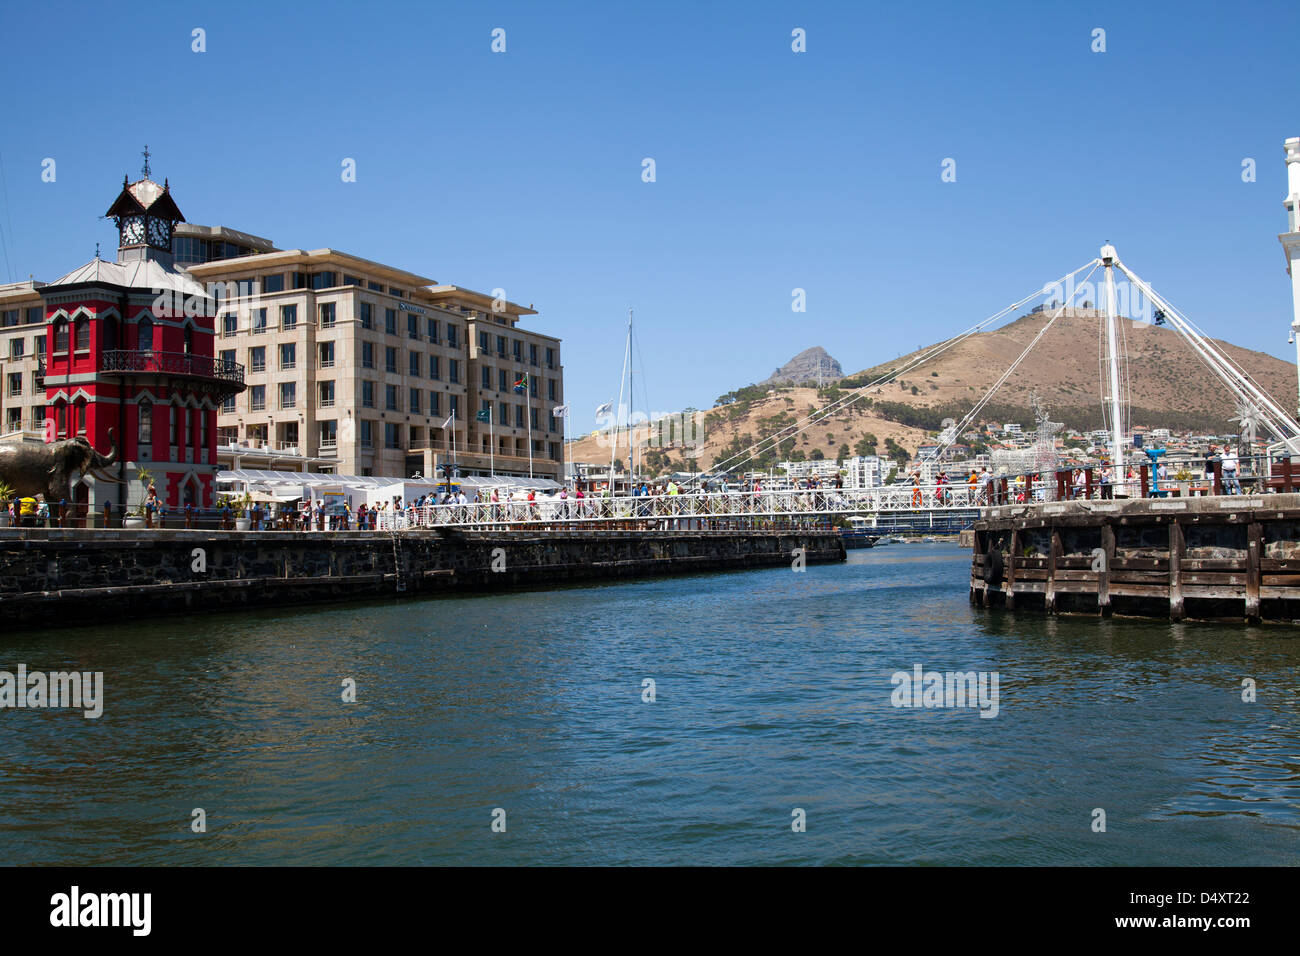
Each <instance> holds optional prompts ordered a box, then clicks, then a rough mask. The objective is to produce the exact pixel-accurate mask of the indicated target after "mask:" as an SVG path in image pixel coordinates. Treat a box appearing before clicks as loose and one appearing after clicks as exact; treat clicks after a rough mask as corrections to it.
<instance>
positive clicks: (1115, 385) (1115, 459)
mask: <svg viewBox="0 0 1300 956" xmlns="http://www.w3.org/2000/svg"><path fill="white" fill-rule="evenodd" d="M1118 258H1119V255H1118V254H1117V253H1116V252H1115V247H1114V246H1112V245H1111V244H1110V243H1106V245H1104V246H1102V247H1101V264H1102V265H1103V266H1104V267H1105V269H1106V345H1107V349H1108V351H1109V352H1110V427H1111V447H1110V464H1111V467H1112V468H1113V469H1115V483H1116V484H1118V483H1119V482H1122V481H1123V480H1124V477H1125V475H1126V474H1127V471H1126V469H1125V468H1124V422H1123V419H1122V418H1121V417H1120V415H1121V410H1120V396H1119V346H1118V343H1117V336H1116V334H1115V325H1116V322H1117V319H1116V316H1115V269H1114V266H1115V260H1116V259H1118Z"/></svg>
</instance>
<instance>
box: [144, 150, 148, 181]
mask: <svg viewBox="0 0 1300 956" xmlns="http://www.w3.org/2000/svg"><path fill="white" fill-rule="evenodd" d="M144 178H145V179H148V178H149V144H148V143H145V144H144Z"/></svg>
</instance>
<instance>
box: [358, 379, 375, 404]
mask: <svg viewBox="0 0 1300 956" xmlns="http://www.w3.org/2000/svg"><path fill="white" fill-rule="evenodd" d="M361 407H362V408H374V407H375V383H374V382H362V383H361Z"/></svg>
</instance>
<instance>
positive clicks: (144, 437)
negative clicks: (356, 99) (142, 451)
mask: <svg viewBox="0 0 1300 956" xmlns="http://www.w3.org/2000/svg"><path fill="white" fill-rule="evenodd" d="M137 444H138V445H139V446H140V447H141V448H152V447H153V403H152V402H151V401H149V400H148V399H147V398H146V399H145V400H144V401H143V402H141V403H140V434H139V441H138V442H137Z"/></svg>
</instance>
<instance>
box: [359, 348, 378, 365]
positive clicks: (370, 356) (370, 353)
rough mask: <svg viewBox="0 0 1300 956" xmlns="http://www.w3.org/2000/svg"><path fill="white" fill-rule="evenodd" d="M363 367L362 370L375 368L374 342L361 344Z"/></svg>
mask: <svg viewBox="0 0 1300 956" xmlns="http://www.w3.org/2000/svg"><path fill="white" fill-rule="evenodd" d="M361 367H362V368H374V367H375V343H374V342H362V343H361Z"/></svg>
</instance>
